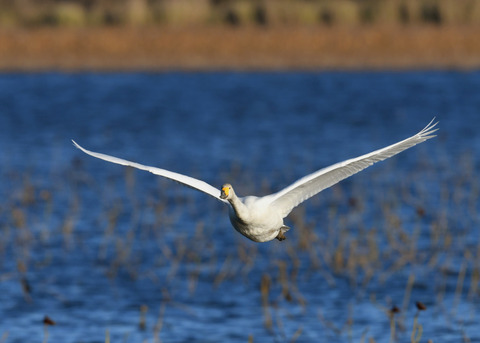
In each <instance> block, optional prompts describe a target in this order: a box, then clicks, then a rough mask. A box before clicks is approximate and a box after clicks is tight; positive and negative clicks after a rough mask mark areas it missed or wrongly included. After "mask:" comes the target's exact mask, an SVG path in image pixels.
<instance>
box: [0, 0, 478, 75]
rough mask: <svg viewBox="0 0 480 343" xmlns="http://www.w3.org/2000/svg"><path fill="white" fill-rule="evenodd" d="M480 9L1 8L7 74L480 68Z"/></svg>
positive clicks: (381, 0) (264, 4)
mask: <svg viewBox="0 0 480 343" xmlns="http://www.w3.org/2000/svg"><path fill="white" fill-rule="evenodd" d="M479 32H480V0H465V1H462V2H457V1H455V0H418V1H417V0H363V1H358V0H309V1H306V0H296V1H294V0H263V1H253V0H121V1H113V0H102V1H93V0H64V1H57V0H47V1H42V2H38V1H33V0H22V1H15V2H11V1H6V0H0V70H51V69H60V70H72V69H73V70H92V69H93V70H132V69H135V70H170V69H186V70H215V69H216V70H218V69H220V70H222V69H237V70H238V69H248V70H250V69H257V70H259V69H260V70H265V69H266V70H272V69H273V70H277V69H301V70H305V69H340V68H342V69H344V68H350V69H351V68H355V69H361V68H370V69H378V68H395V69H398V68H478V67H479V66H480V40H479V39H478V37H479Z"/></svg>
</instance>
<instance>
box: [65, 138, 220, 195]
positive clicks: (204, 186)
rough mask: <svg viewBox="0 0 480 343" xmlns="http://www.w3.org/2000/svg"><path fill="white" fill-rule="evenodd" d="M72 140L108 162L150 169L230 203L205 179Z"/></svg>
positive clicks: (149, 170) (156, 173)
mask: <svg viewBox="0 0 480 343" xmlns="http://www.w3.org/2000/svg"><path fill="white" fill-rule="evenodd" d="M72 142H73V144H74V145H75V146H76V147H77V148H78V149H80V150H82V151H83V152H84V153H86V154H88V155H90V156H93V157H96V158H99V159H101V160H104V161H107V162H112V163H116V164H121V165H123V166H129V167H133V168H137V169H141V170H146V171H148V172H150V173H152V174H155V175H160V176H163V177H166V178H167V179H170V180H173V181H176V182H178V183H181V184H183V185H185V186H188V187H191V188H193V189H197V190H199V191H201V192H204V193H206V194H208V195H210V196H212V197H214V198H215V199H218V200H220V201H222V202H225V203H228V201H226V200H223V199H220V190H218V189H217V188H215V187H213V186H211V185H209V184H208V183H206V182H204V181H201V180H198V179H195V178H193V177H190V176H186V175H182V174H179V173H175V172H171V171H168V170H165V169H160V168H155V167H150V166H145V165H143V164H140V163H136V162H131V161H127V160H124V159H121V158H118V157H114V156H109V155H105V154H101V153H98V152H93V151H89V150H87V149H85V148H83V147H81V146H80V145H78V144H77V142H75V141H74V140H72Z"/></svg>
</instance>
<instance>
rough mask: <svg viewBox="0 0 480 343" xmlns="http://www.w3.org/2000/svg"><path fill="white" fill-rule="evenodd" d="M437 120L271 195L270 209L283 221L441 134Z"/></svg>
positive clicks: (308, 176)
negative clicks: (328, 190)
mask: <svg viewBox="0 0 480 343" xmlns="http://www.w3.org/2000/svg"><path fill="white" fill-rule="evenodd" d="M434 120H435V118H433V119H432V121H431V122H430V123H429V124H428V125H427V126H426V127H425V128H424V129H423V130H422V131H420V132H419V133H417V134H416V135H414V136H412V137H410V138H407V139H405V140H403V141H401V142H398V143H395V144H392V145H390V146H387V147H386V148H383V149H379V150H375V151H373V152H371V153H369V154H366V155H363V156H360V157H357V158H352V159H350V160H346V161H343V162H340V163H336V164H334V165H331V166H330V167H326V168H323V169H320V170H318V171H316V172H314V173H312V174H310V175H307V176H305V177H303V178H301V179H300V180H298V181H296V182H295V183H293V184H292V185H290V186H288V187H287V188H284V189H283V190H281V191H280V192H277V193H275V194H272V195H270V196H269V197H271V205H272V206H275V207H276V208H277V209H279V211H280V212H281V213H282V215H283V216H284V217H285V216H287V215H288V214H289V213H290V212H291V211H292V209H293V208H294V207H296V206H298V205H299V204H300V203H302V202H304V201H305V200H307V199H309V198H311V197H312V196H314V195H315V194H317V193H319V192H321V191H322V190H324V189H326V188H328V187H331V186H333V185H334V184H336V183H338V182H340V181H341V180H343V179H346V178H347V177H349V176H351V175H353V174H356V173H358V172H359V171H361V170H363V169H365V168H367V167H368V166H371V165H372V164H374V163H376V162H379V161H383V160H385V159H387V158H389V157H392V156H393V155H396V154H398V153H400V152H402V151H403V150H406V149H408V148H411V147H413V146H414V145H417V144H419V143H422V142H424V141H426V140H427V139H430V138H433V137H435V136H434V135H432V134H433V133H434V132H435V131H437V130H438V129H434V127H435V126H436V125H437V123H438V122H436V123H434Z"/></svg>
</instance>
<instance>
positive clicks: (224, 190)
mask: <svg viewBox="0 0 480 343" xmlns="http://www.w3.org/2000/svg"><path fill="white" fill-rule="evenodd" d="M228 191H229V189H228V187H223V188H222V191H221V192H220V199H226V198H228Z"/></svg>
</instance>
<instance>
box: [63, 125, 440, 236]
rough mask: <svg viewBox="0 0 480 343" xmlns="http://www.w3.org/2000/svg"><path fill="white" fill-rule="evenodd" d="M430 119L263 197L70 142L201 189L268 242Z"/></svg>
mask: <svg viewBox="0 0 480 343" xmlns="http://www.w3.org/2000/svg"><path fill="white" fill-rule="evenodd" d="M434 120H435V118H434V119H433V120H432V121H431V122H430V123H429V124H428V125H427V126H426V127H425V128H424V129H423V130H422V131H420V132H419V133H417V134H416V135H414V136H412V137H410V138H407V139H405V140H403V141H400V142H398V143H395V144H392V145H389V146H387V147H385V148H383V149H379V150H375V151H373V152H371V153H369V154H365V155H362V156H360V157H356V158H352V159H349V160H346V161H343V162H339V163H336V164H333V165H331V166H329V167H326V168H323V169H320V170H318V171H316V172H314V173H312V174H309V175H307V176H304V177H303V178H301V179H299V180H297V181H296V182H294V183H293V184H291V185H290V186H288V187H286V188H284V189H282V190H281V191H279V192H277V193H274V194H270V195H267V196H264V197H255V196H246V197H238V196H237V195H236V194H235V191H234V190H233V187H232V185H231V184H229V183H226V184H224V185H223V186H222V188H221V189H220V190H219V189H217V188H215V187H213V186H211V185H209V184H208V183H206V182H204V181H201V180H198V179H195V178H193V177H190V176H186V175H182V174H178V173H175V172H172V171H168V170H165V169H160V168H156V167H149V166H145V165H142V164H139V163H136V162H130V161H127V160H124V159H121V158H118V157H113V156H109V155H105V154H101V153H98V152H93V151H89V150H87V149H85V148H83V147H81V146H80V145H78V144H77V143H76V142H75V141H73V140H72V142H73V144H74V145H75V146H76V147H77V148H78V149H80V150H82V151H83V152H84V153H86V154H88V155H91V156H93V157H96V158H99V159H101V160H105V161H108V162H112V163H117V164H121V165H124V166H130V167H133V168H137V169H141V170H146V171H149V172H151V173H153V174H156V175H160V176H163V177H166V178H168V179H171V180H174V181H177V182H179V183H181V184H184V185H185V186H188V187H191V188H194V189H197V190H199V191H202V192H204V193H206V194H208V195H210V196H212V197H214V198H215V199H218V200H220V201H222V202H224V203H225V204H227V205H229V216H230V222H231V223H232V225H233V227H234V228H235V229H236V230H237V231H238V232H240V233H241V234H242V235H244V236H245V237H247V238H249V239H251V240H252V241H255V242H268V241H271V240H273V239H274V238H277V239H278V240H280V241H282V240H284V239H285V232H286V231H288V230H289V229H290V228H289V227H288V226H285V225H284V223H283V219H284V218H285V217H286V216H287V215H288V214H289V213H290V212H291V211H292V210H293V208H295V207H296V206H298V205H299V204H301V203H302V202H304V201H305V200H307V199H309V198H311V197H312V196H314V195H315V194H317V193H319V192H321V191H322V190H324V189H326V188H328V187H331V186H333V185H334V184H336V183H338V182H339V181H341V180H343V179H346V178H347V177H349V176H351V175H353V174H356V173H358V172H359V171H361V170H363V169H365V168H367V167H368V166H371V165H372V164H374V163H376V162H379V161H383V160H385V159H387V158H389V157H392V156H393V155H396V154H398V153H400V152H402V151H403V150H406V149H408V148H411V147H413V146H414V145H417V144H419V143H422V142H424V141H426V140H427V139H430V138H433V137H435V135H433V133H434V132H435V131H437V130H438V129H435V126H436V125H437V123H438V122H436V123H434Z"/></svg>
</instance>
